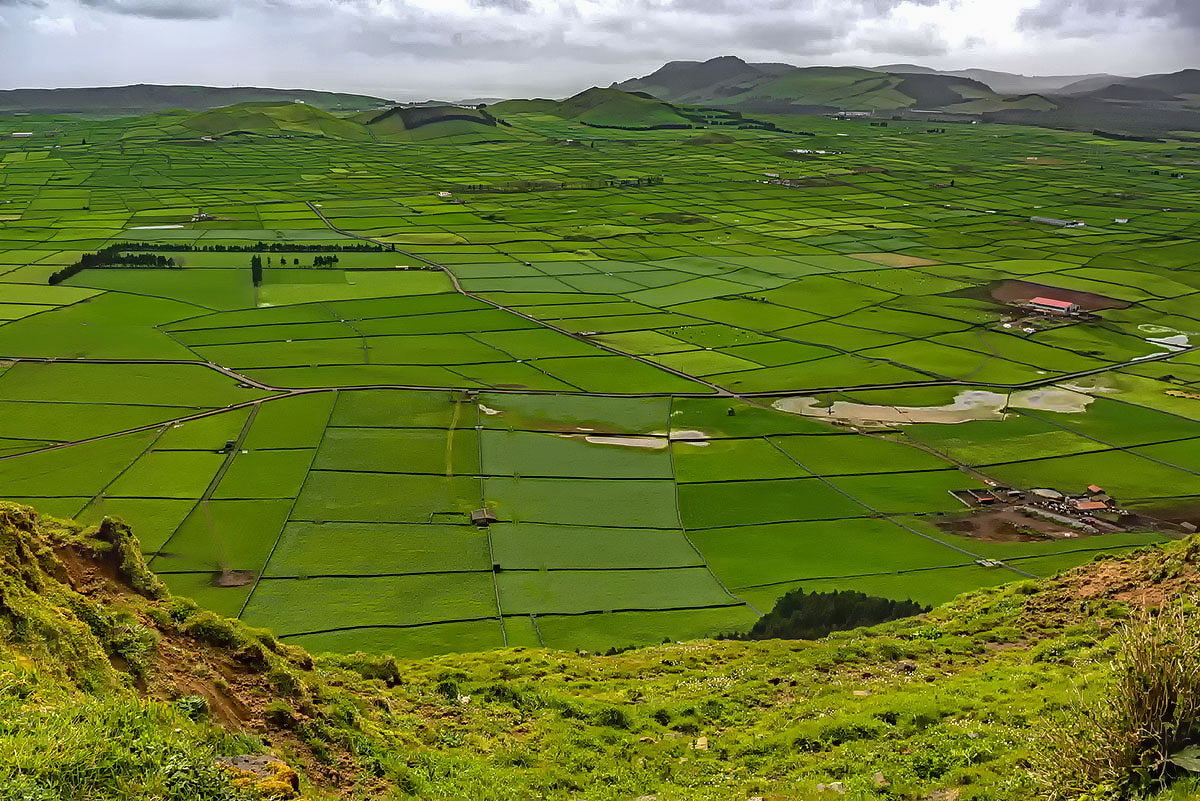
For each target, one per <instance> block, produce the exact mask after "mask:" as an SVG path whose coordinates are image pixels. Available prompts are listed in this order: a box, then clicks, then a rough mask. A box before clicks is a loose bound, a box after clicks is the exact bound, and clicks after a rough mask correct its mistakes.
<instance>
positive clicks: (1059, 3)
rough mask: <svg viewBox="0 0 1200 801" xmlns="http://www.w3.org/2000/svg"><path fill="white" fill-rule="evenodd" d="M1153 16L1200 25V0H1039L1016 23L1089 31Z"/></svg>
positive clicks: (1080, 32) (1026, 27)
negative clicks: (1114, 23)
mask: <svg viewBox="0 0 1200 801" xmlns="http://www.w3.org/2000/svg"><path fill="white" fill-rule="evenodd" d="M1153 20H1159V21H1161V22H1164V23H1167V24H1169V25H1183V26H1186V27H1195V28H1200V0H1040V2H1038V3H1037V5H1035V6H1032V7H1030V8H1027V9H1025V10H1024V11H1023V12H1021V16H1020V17H1019V19H1018V21H1017V25H1018V27H1020V28H1021V29H1022V30H1050V29H1054V30H1060V31H1064V32H1066V33H1068V34H1072V35H1089V34H1092V33H1100V32H1103V31H1104V30H1105V29H1106V27H1108V26H1111V25H1112V24H1113V22H1114V21H1117V22H1119V23H1123V24H1128V23H1129V22H1131V21H1153ZM1198 49H1200V48H1198Z"/></svg>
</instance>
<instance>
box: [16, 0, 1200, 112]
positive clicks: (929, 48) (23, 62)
mask: <svg viewBox="0 0 1200 801" xmlns="http://www.w3.org/2000/svg"><path fill="white" fill-rule="evenodd" d="M719 55H738V56H741V57H742V58H745V59H747V60H750V61H782V62H787V63H790V64H797V65H815V64H839V65H842V64H857V65H863V66H875V65H878V64H888V63H894V62H907V63H920V64H924V65H928V66H932V67H935V68H940V69H955V68H963V67H984V68H988V69H1000V70H1006V71H1011V72H1022V73H1025V74H1079V73H1090V72H1111V73H1116V74H1123V75H1140V74H1145V73H1150V72H1169V71H1174V70H1177V69H1181V68H1184V67H1200V0H0V85H3V87H6V88H16V87H51V86H97V85H119V84H126V83H188V84H209V85H258V86H277V87H286V88H312V89H332V90H343V91H358V92H365V93H368V94H375V95H379V96H383V97H387V98H392V99H398V100H417V99H426V98H440V99H450V100H456V99H461V98H465V97H480V96H504V97H528V96H564V95H567V94H571V93H574V92H576V91H579V90H581V89H584V88H587V87H588V86H591V85H594V84H596V85H607V84H609V83H611V82H613V81H619V80H623V79H625V78H629V77H634V76H639V75H644V74H646V73H648V72H651V71H653V70H654V69H656V68H657V67H658V66H660V65H661V64H662V63H664V62H666V61H671V60H678V59H701V60H702V59H707V58H711V57H713V56H719Z"/></svg>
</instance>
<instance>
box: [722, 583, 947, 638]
mask: <svg viewBox="0 0 1200 801" xmlns="http://www.w3.org/2000/svg"><path fill="white" fill-rule="evenodd" d="M928 611H929V607H928V606H922V605H921V604H919V603H916V602H915V601H893V600H891V599H889V598H877V597H875V596H873V595H866V594H865V593H861V592H856V591H854V590H836V591H834V592H805V591H804V590H801V589H797V590H792V591H791V592H789V593H787V594H786V595H784V596H783V597H782V598H780V599H779V600H778V601H777V602H776V603H775V608H774V609H772V610H771V611H770V612H768V613H767V614H765V615H763V616H762V617H761V618H760V619H759V621H758V622H757V623H755V624H754V627H753V628H751V629H750V631H748V632H746V633H745V634H732V635H727V638H728V639H735V640H816V639H820V638H821V637H824V636H826V635H827V634H830V633H832V632H835V631H845V630H847V629H856V628H859V627H860V626H874V625H876V624H877V623H886V622H888V621H889V620H899V619H900V618H905V617H912V616H913V615H919V614H922V613H924V612H928Z"/></svg>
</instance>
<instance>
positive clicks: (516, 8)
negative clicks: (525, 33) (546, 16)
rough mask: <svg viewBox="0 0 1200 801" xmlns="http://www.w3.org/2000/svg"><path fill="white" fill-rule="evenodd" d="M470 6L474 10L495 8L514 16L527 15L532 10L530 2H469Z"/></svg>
mask: <svg viewBox="0 0 1200 801" xmlns="http://www.w3.org/2000/svg"><path fill="white" fill-rule="evenodd" d="M471 5H473V6H475V8H497V9H500V10H502V11H511V12H513V13H514V14H527V13H529V12H530V11H532V10H533V3H531V2H530V0H471Z"/></svg>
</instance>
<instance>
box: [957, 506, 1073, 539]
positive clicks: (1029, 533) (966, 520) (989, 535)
mask: <svg viewBox="0 0 1200 801" xmlns="http://www.w3.org/2000/svg"><path fill="white" fill-rule="evenodd" d="M937 527H938V528H940V529H941V530H942V531H946V532H949V533H951V534H955V535H958V536H960V537H969V538H970V539H974V540H983V541H985V542H1037V541H1040V540H1046V539H1055V540H1059V539H1073V538H1075V537H1080V536H1082V532H1079V531H1076V530H1074V529H1071V528H1069V527H1068V526H1064V525H1062V524H1061V523H1053V522H1051V521H1048V520H1041V519H1039V518H1036V517H1032V516H1030V515H1027V514H1025V513H1024V512H1022V511H1021V510H1019V509H1013V508H1012V507H998V508H994V509H987V508H981V509H979V510H978V511H975V512H971V513H969V514H966V515H963V516H960V517H952V518H948V519H942V520H939V521H937Z"/></svg>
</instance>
